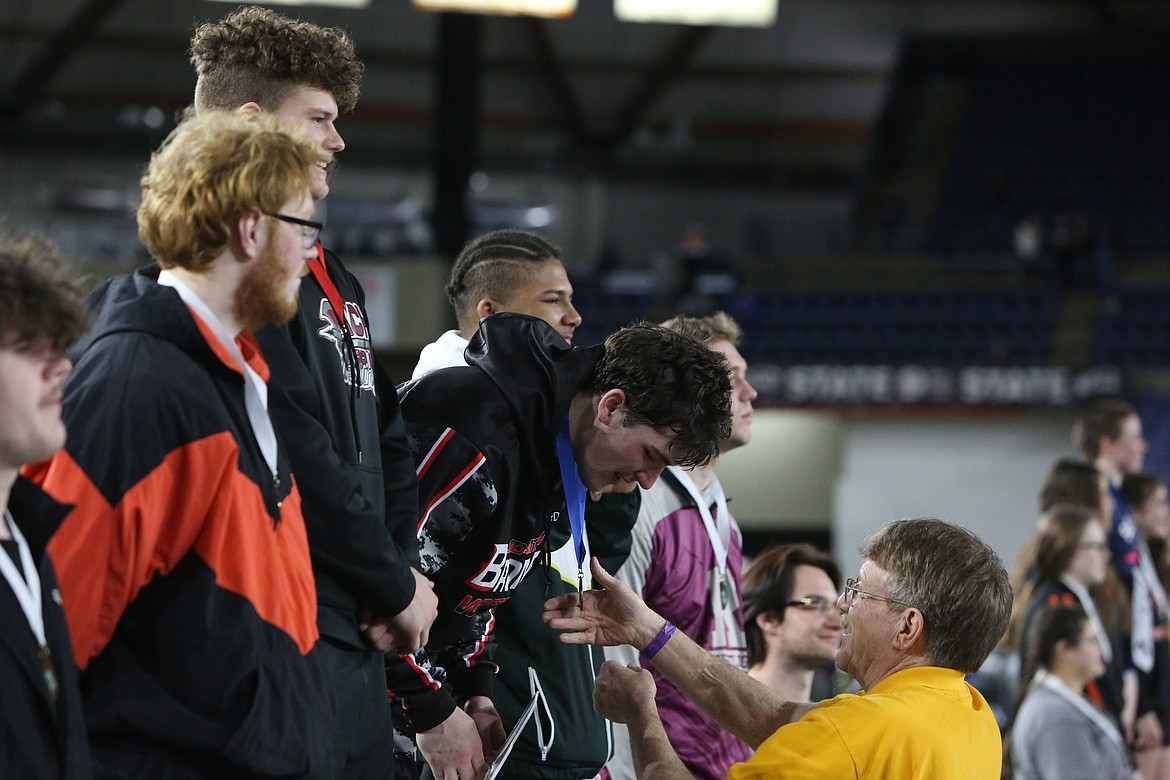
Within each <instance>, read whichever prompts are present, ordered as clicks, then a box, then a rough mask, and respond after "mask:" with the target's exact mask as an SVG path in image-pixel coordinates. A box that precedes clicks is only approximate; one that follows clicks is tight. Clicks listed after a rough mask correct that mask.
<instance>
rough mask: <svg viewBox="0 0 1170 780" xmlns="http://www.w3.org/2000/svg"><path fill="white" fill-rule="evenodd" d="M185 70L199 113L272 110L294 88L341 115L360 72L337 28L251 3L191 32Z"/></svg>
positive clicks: (357, 86)
mask: <svg viewBox="0 0 1170 780" xmlns="http://www.w3.org/2000/svg"><path fill="white" fill-rule="evenodd" d="M191 64H192V65H194V66H195V73H196V74H197V76H198V79H197V81H196V83H195V108H196V110H198V111H205V110H208V109H221V110H226V111H231V110H235V109H237V108H239V107H240V106H242V105H243V104H245V103H249V102H255V103H256V104H257V105H259V106H260V107H261V108H262V109H264V110H265V111H276V110H278V109H279V108H280V106H281V104H283V103H284V101H285V99H286V98H287V97H288V96H289V94H290V93H292V92H293V90H295V89H297V88H298V87H304V86H308V87H313V88H316V89H321V90H324V91H325V92H328V93H329V94H330V95H332V96H333V99H334V100H336V101H337V108H338V111H340V112H341V113H343V114H344V113H346V112H348V111H352V110H353V107H354V106H355V105H356V104H357V99H358V92H359V91H360V89H361V82H362V72H363V71H364V70H365V66H364V65H362V63H361V60H359V59H358V58H357V54H356V53H355V52H354V47H353V41H352V40H350V37H349V36H348V35H347V34H346V33H345V32H344V31H343V30H340V29H338V28H336V27H320V26H318V25H315V24H313V23H312V22H305V21H301V20H298V19H290V18H288V17H287V16H282V15H281V14H278V13H276V12H275V11H271V10H269V9H267V8H260V7H259V6H254V5H252V6H247V7H244V8H241V9H239V10H238V11H236V12H234V13H231V14H228V15H227V16H225V17H224V18H223V19H220V20H219V21H218V22H207V23H206V24H203V25H201V26H200V27H199V28H198V29H197V30H195V34H194V35H193V36H192V37H191Z"/></svg>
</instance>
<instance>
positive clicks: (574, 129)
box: [524, 17, 589, 146]
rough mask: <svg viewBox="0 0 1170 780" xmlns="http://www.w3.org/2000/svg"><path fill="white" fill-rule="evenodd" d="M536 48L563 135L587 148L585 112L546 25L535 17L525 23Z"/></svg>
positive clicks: (587, 129)
mask: <svg viewBox="0 0 1170 780" xmlns="http://www.w3.org/2000/svg"><path fill="white" fill-rule="evenodd" d="M524 26H525V27H526V28H528V32H529V34H530V35H531V36H532V42H533V43H534V44H535V45H536V52H537V58H538V60H539V63H540V72H541V73H542V74H543V75H544V79H545V81H547V82H548V85H549V86H550V87H551V88H552V93H553V97H554V98H555V99H556V102H557V105H558V106H559V107H560V112H561V117H560V124H561V127H562V129H563V130H564V132H565V134H566V135H567V136H569V137H570V138H572V139H573V140H574V141H575V142H576V143H577V144H578V145H579V146H587V145H588V144H589V127H588V125H587V124H586V118H585V112H584V111H583V110H582V109H581V102H580V101H579V100H577V94H576V92H574V91H573V84H572V83H571V82H570V81H569V74H568V73H566V72H565V66H564V65H563V64H562V62H561V58H560V57H559V56H558V54H557V48H556V43H555V42H554V41H553V39H552V35H551V34H550V33H549V30H548V27H547V25H546V23H545V22H544V21H543V20H541V19H537V18H535V17H528V18H526V19H525V20H524Z"/></svg>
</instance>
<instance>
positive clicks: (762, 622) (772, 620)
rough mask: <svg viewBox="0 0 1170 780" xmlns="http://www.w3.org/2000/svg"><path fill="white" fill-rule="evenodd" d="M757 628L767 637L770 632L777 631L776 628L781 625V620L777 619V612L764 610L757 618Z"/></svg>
mask: <svg viewBox="0 0 1170 780" xmlns="http://www.w3.org/2000/svg"><path fill="white" fill-rule="evenodd" d="M755 622H756V627H757V628H759V629H760V631H761V632H763V633H764V635H765V636H766V635H767V634H768V633H769V632H771V631H775V630H776V627H777V626H779V625H780V620H779V619H778V618H777V617H776V613H775V612H771V611H769V610H764V611H763V612H761V613H760V614H758V615H756V617H755Z"/></svg>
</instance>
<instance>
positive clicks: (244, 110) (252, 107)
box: [236, 100, 264, 114]
mask: <svg viewBox="0 0 1170 780" xmlns="http://www.w3.org/2000/svg"><path fill="white" fill-rule="evenodd" d="M263 110H264V109H262V108H260V104H259V103H257V102H255V101H254V100H249V101H248V102H247V103H245V104H244V105H242V106H240V107H239V108H237V109H236V113H238V114H250V113H252V112H256V113H260V112H261V111H263Z"/></svg>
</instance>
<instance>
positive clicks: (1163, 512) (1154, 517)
mask: <svg viewBox="0 0 1170 780" xmlns="http://www.w3.org/2000/svg"><path fill="white" fill-rule="evenodd" d="M1121 493H1122V495H1124V496H1125V498H1126V501H1127V502H1128V503H1129V506H1130V510H1131V512H1132V513H1133V519H1134V524H1135V525H1136V526H1137V531H1138V555H1139V563H1138V567H1137V568H1136V569H1135V570H1134V579H1135V581H1136V580H1138V579H1140V580H1141V587H1135V588H1134V591H1133V592H1134V598H1137V597H1138V594H1139V593H1141V592H1144V593H1145V594H1146V598H1147V605H1146V607H1145V608H1143V609H1142V610H1141V611H1142V612H1143V613H1144V614H1147V615H1148V619H1149V620H1150V621H1151V627H1150V629H1149V630H1150V634H1151V636H1152V638H1153V655H1154V663H1153V667H1152V668H1151V669H1149V670H1148V671H1147V670H1143V669H1140V668H1139V669H1138V672H1137V674H1138V694H1139V697H1140V698H1141V701H1142V706H1143V707H1149V708H1150V709H1151V710H1153V711H1154V712H1155V713H1157V715H1158V720H1159V722H1160V723H1161V725H1162V734H1163V747H1162V749H1161V750H1159V751H1156V752H1157V753H1160V754H1161V755H1160V756H1154V755H1152V754H1153V753H1154V752H1155V751H1146V752H1144V753H1141V754H1139V755H1138V763H1139V766H1140V767H1141V769H1142V773H1143V774H1144V775H1145V776H1146V777H1148V778H1160V777H1167V776H1168V775H1170V748H1167V747H1166V746H1165V744H1166V738H1167V737H1170V641H1168V639H1167V630H1166V626H1167V620H1168V618H1170V610H1168V609H1167V603H1166V588H1165V587H1164V586H1163V584H1162V579H1161V577H1160V576H1159V573H1158V565H1157V563H1156V561H1155V559H1154V556H1153V554H1152V553H1151V551H1150V547H1149V539H1150V538H1151V537H1157V536H1159V535H1161V536H1163V537H1164V535H1165V528H1166V524H1167V519H1168V515H1170V511H1168V510H1167V506H1166V483H1165V482H1163V481H1162V479H1161V478H1160V477H1157V476H1155V475H1153V474H1145V473H1141V474H1127V475H1126V476H1125V477H1124V479H1122V482H1121ZM1137 616H1138V610H1137V609H1136V608H1135V610H1134V620H1137V619H1138V617H1137Z"/></svg>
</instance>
